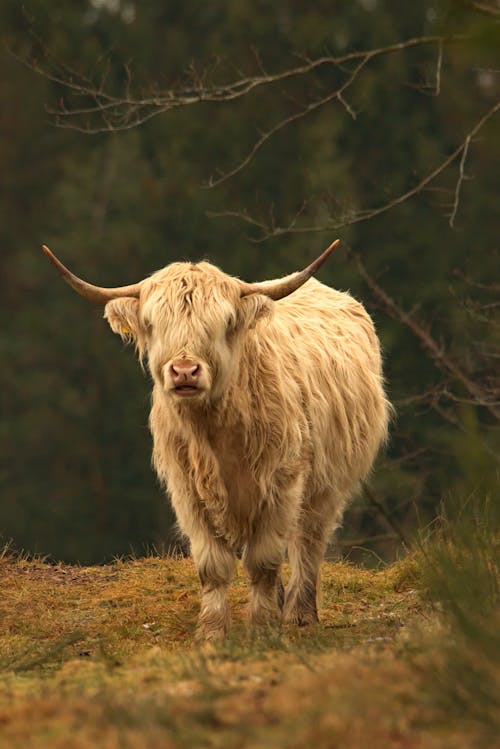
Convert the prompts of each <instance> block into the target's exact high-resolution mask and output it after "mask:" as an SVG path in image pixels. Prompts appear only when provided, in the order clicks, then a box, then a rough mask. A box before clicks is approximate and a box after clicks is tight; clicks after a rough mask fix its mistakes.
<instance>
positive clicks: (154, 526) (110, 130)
mask: <svg viewBox="0 0 500 749" xmlns="http://www.w3.org/2000/svg"><path fill="white" fill-rule="evenodd" d="M498 14H499V12H498V5H493V4H492V3H476V2H467V1H465V0H454V1H453V2H445V1H444V0H443V1H442V2H439V1H438V0H435V1H434V0H428V1H426V0H421V1H419V2H414V3H411V4H406V3H398V2H395V1H393V0H385V1H384V2H382V0H378V1H377V0H357V1H356V2H352V3H341V2H327V1H326V0H318V1H317V2H315V3H313V4H312V3H305V2H300V1H299V0H288V1H285V0H278V1H277V2H274V3H265V2H255V0H253V2H250V0H233V1H232V2H230V3H229V2H222V0H214V1H212V2H209V3H199V2H195V1H194V0H187V1H185V2H178V1H177V2H164V0H150V1H149V2H147V3H146V2H143V3H141V2H132V0H75V1H74V2H71V3H69V2H61V1H60V0H54V1H53V2H51V3H50V4H48V3H46V2H42V0H30V1H29V2H26V3H19V2H14V1H13V0H3V2H2V3H1V5H0V29H1V36H2V41H3V44H2V48H1V50H0V56H1V64H0V201H1V202H0V205H1V219H0V247H1V251H0V270H1V278H2V295H1V298H0V305H1V307H2V311H1V319H2V325H1V328H0V357H1V372H0V378H1V379H0V401H1V426H0V455H1V465H0V487H1V489H0V532H1V533H2V537H3V540H4V541H5V542H9V541H12V543H13V544H14V546H15V547H17V548H23V549H25V550H27V551H29V552H30V553H39V554H47V555H50V556H51V557H52V558H56V559H60V560H64V561H66V562H74V561H78V562H81V563H92V562H102V561H106V560H109V559H111V558H112V557H114V556H116V555H120V554H126V553H129V552H131V551H133V552H134V553H136V554H138V555H141V554H143V553H145V552H147V551H148V550H151V549H152V548H153V547H154V548H157V549H158V550H168V549H169V548H171V547H172V545H173V544H175V543H176V540H175V534H174V531H173V518H172V514H171V511H170V509H169V505H168V502H167V501H166V500H165V497H164V496H163V494H162V491H161V490H160V488H159V487H158V486H157V484H156V483H155V479H154V476H153V473H152V471H151V469H150V467H149V463H150V458H149V454H150V437H149V433H148V429H147V413H148V400H149V389H150V388H149V383H148V381H147V377H145V376H144V374H143V373H142V372H141V370H140V367H139V366H138V365H137V362H136V361H134V357H133V355H132V352H130V351H128V352H125V351H122V350H121V348H122V344H121V343H120V341H119V340H118V339H117V338H116V337H114V336H113V335H112V334H111V333H110V331H109V329H108V328H107V326H106V325H105V324H104V322H103V321H102V319H101V311H100V310H96V309H95V308H92V307H90V308H89V306H88V305H87V304H86V303H85V302H84V301H83V300H79V299H78V298H77V297H75V295H74V294H72V293H71V292H70V291H69V290H68V289H67V288H66V287H65V286H64V285H63V284H62V283H61V282H60V281H59V279H58V278H56V276H55V274H54V272H53V269H52V268H51V267H49V264H48V263H47V261H46V259H45V258H44V257H43V254H42V253H41V251H40V249H39V247H40V245H41V244H42V243H45V244H47V245H49V247H51V248H52V249H53V250H54V251H55V252H57V254H58V255H59V256H60V257H61V259H62V260H63V262H65V263H67V265H68V266H69V267H70V268H71V269H72V270H74V271H75V272H76V273H77V274H79V275H81V276H82V277H84V278H86V279H87V280H89V281H92V282H95V283H98V284H101V285H120V284H126V283H130V282H134V281H136V280H139V279H140V278H142V277H144V276H145V275H147V274H148V273H150V272H151V271H153V270H155V269H157V268H159V267H162V266H164V265H166V264H167V263H169V262H172V261H175V260H179V259H186V258H187V259H191V260H199V259H201V258H208V259H209V260H211V261H212V262H214V263H216V264H218V265H220V266H221V267H222V268H223V269H224V270H226V271H227V272H229V273H232V274H236V275H238V276H240V277H242V278H244V279H246V280H256V279H259V280H260V279H264V278H270V277H275V276H279V275H284V274H287V273H289V272H291V271H292V270H294V269H297V268H299V267H302V266H303V265H305V264H306V263H307V262H309V261H310V260H311V259H312V258H313V257H314V256H315V255H316V254H318V252H319V251H320V250H321V249H323V248H324V247H325V246H326V245H327V244H329V243H330V242H331V241H332V239H334V238H335V237H337V236H339V237H340V238H341V239H342V250H339V251H338V252H337V254H336V255H335V256H334V257H332V258H331V260H330V261H329V262H328V263H327V265H326V266H325V267H324V269H322V271H321V274H320V278H321V280H324V281H325V282H326V283H329V284H331V285H333V286H335V287H337V288H340V289H350V290H351V292H352V293H353V294H354V295H355V296H356V297H357V298H358V299H360V300H362V301H363V302H364V303H365V304H366V305H367V307H368V308H369V310H370V312H371V313H372V315H373V317H374V319H375V322H376V325H377V329H378V332H379V334H380V337H381V340H382V345H383V348H384V355H385V371H386V377H387V386H388V392H389V396H390V398H391V400H392V402H393V403H394V405H395V409H396V418H395V420H394V422H393V425H392V429H391V438H390V442H389V445H388V448H387V451H386V452H385V454H384V455H383V456H381V458H380V459H379V461H378V464H377V468H376V471H375V473H374V475H373V477H372V479H371V481H370V487H369V489H368V490H367V491H365V492H364V493H363V494H361V496H360V497H359V498H358V499H357V501H356V502H355V504H354V505H353V506H352V508H351V510H350V511H349V512H348V514H347V516H346V519H345V523H344V528H343V530H342V533H341V535H340V537H339V542H340V548H341V550H342V552H343V553H344V554H346V555H349V556H350V557H352V556H353V555H357V558H361V559H362V560H363V561H366V562H367V563H369V562H370V561H373V560H374V559H377V558H379V557H383V558H384V559H389V558H393V557H394V556H396V555H398V554H399V553H400V551H401V549H402V548H403V547H404V545H405V544H406V545H408V543H409V542H410V540H411V538H412V537H413V536H414V535H415V534H416V533H417V532H419V531H421V530H422V529H423V528H426V527H428V526H429V524H432V522H433V520H434V518H435V517H436V516H437V515H438V514H439V507H440V504H441V502H442V501H443V499H446V498H447V497H448V496H454V497H462V498H463V497H467V496H470V495H471V494H473V493H476V492H481V493H483V492H484V493H486V494H493V493H494V492H495V491H496V487H497V483H498V458H497V455H498V454H499V438H498V430H497V429H496V428H495V427H496V426H497V425H498V415H499V398H498V394H499V387H498V376H497V375H496V369H497V368H498V354H499V351H498V323H497V322H496V321H495V311H496V309H497V306H498V301H497V299H498V288H499V285H498V281H496V282H495V276H496V271H497V268H498V248H497V245H498V222H497V215H498V193H497V191H496V186H497V178H498V177H497V175H498V165H497V162H498V154H499V138H498V116H497V117H495V115H497V112H498V107H499V104H498V98H499V88H500V87H499V79H498V68H499V64H498V52H497V50H498V48H499V45H498V41H499V39H498ZM410 40H413V41H410ZM394 45H399V46H400V47H401V48H400V49H399V48H395V47H394ZM375 50H378V52H377V53H374V54H371V55H363V52H364V51H372V52H373V51H375ZM319 60H323V61H322V62H318V61H319ZM284 71H295V72H294V74H288V75H285V74H284ZM273 76H274V77H273ZM238 82H239V83H238ZM495 295H496V296H495ZM360 547H362V548H361V550H360Z"/></svg>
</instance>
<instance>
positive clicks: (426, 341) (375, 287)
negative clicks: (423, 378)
mask: <svg viewBox="0 0 500 749" xmlns="http://www.w3.org/2000/svg"><path fill="white" fill-rule="evenodd" d="M352 254H353V257H354V259H355V261H356V265H357V268H358V271H359V273H360V275H361V276H362V278H363V279H364V280H365V282H366V283H367V285H368V287H369V288H370V290H371V291H372V293H373V294H374V296H375V297H376V298H377V299H378V300H379V301H380V302H381V303H382V304H383V306H384V307H385V309H386V311H387V312H388V313H389V314H390V315H391V317H393V318H394V319H396V320H399V322H401V323H402V324H403V325H406V327H407V328H409V329H410V330H411V332H412V333H413V335H414V336H415V337H416V338H417V339H418V340H419V341H420V343H421V345H422V346H423V348H424V349H425V350H426V351H427V352H428V353H429V354H430V355H431V357H432V359H433V360H434V362H435V363H436V365H437V366H438V367H439V368H440V369H443V370H444V371H445V372H447V373H448V374H450V375H451V376H452V377H453V378H454V379H455V380H456V381H457V382H460V383H461V384H462V385H463V386H464V387H465V389H466V390H467V391H468V392H469V394H470V395H471V396H472V398H473V399H474V402H475V404H476V405H478V406H483V407H484V408H486V409H487V411H488V412H489V413H490V414H491V415H492V416H494V417H495V419H497V420H500V409H499V408H498V407H497V405H496V403H495V401H494V400H492V399H491V398H490V397H489V396H488V394H487V393H485V391H484V389H483V388H482V387H481V386H480V385H478V384H477V383H476V382H474V381H473V380H472V379H471V378H470V377H469V375H468V374H467V373H466V372H465V371H464V370H463V369H462V367H461V366H460V365H459V364H458V363H457V362H456V361H454V360H453V359H451V357H450V356H448V354H447V353H446V352H445V351H444V350H443V348H442V346H440V345H439V344H438V342H437V341H436V340H435V339H434V338H433V336H432V335H431V333H430V331H429V330H427V329H426V328H424V326H423V325H421V324H420V323H419V322H417V320H415V318H414V317H413V316H412V315H410V314H408V313H407V312H406V311H405V310H403V309H402V308H401V307H400V306H399V305H398V304H397V303H396V301H395V300H394V299H392V297H390V296H389V294H388V293H387V292H386V291H385V290H384V289H382V288H381V286H379V284H378V283H377V282H376V281H375V279H374V278H372V276H371V275H370V274H369V273H368V271H367V269H366V267H365V265H364V263H363V261H362V260H361V257H360V256H359V254H358V253H355V252H353V253H352Z"/></svg>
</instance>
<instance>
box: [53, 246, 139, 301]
mask: <svg viewBox="0 0 500 749" xmlns="http://www.w3.org/2000/svg"><path fill="white" fill-rule="evenodd" d="M42 249H43V251H44V252H45V254H46V255H47V257H48V258H49V260H50V262H51V263H52V264H53V265H55V267H56V268H57V270H58V271H59V273H60V274H61V276H62V277H63V278H64V280H65V281H66V283H67V284H69V285H70V286H71V288H72V289H74V290H75V291H76V292H77V293H78V294H80V296H83V297H85V299H89V300H90V301H91V302H94V303H95V304H107V302H110V301H111V300H112V299H117V298H118V297H123V296H133V297H138V296H139V294H140V291H141V284H142V281H140V282H139V283H134V284H131V285H130V286H116V287H115V288H111V289H107V288H104V287H103V286H93V284H91V283H87V282H86V281H82V279H81V278H78V276H75V275H74V274H73V273H71V271H70V270H68V269H67V268H66V266H64V265H63V264H62V263H61V261H60V260H58V259H57V258H56V256H55V255H54V253H53V252H51V251H50V250H49V248H48V247H46V246H45V245H43V247H42Z"/></svg>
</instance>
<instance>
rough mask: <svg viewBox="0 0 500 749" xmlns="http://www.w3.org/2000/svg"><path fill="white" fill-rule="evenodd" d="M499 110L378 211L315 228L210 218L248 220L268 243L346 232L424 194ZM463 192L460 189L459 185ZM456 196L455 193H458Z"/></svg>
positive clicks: (236, 214)
mask: <svg viewBox="0 0 500 749" xmlns="http://www.w3.org/2000/svg"><path fill="white" fill-rule="evenodd" d="M499 109H500V101H497V102H496V104H494V105H493V106H492V107H491V109H489V110H488V111H487V112H486V113H485V114H484V115H483V116H482V117H481V118H480V119H479V120H478V121H477V122H476V123H475V125H474V126H473V127H472V128H471V130H470V131H469V132H468V133H467V135H466V136H465V138H464V140H463V141H462V142H461V143H460V145H459V146H457V148H455V150H454V151H453V152H452V153H451V154H450V155H449V156H447V157H446V159H444V161H442V162H441V163H440V164H439V165H438V166H437V167H436V168H435V169H433V170H432V171H431V172H429V173H428V174H427V175H426V176H425V177H424V178H423V179H421V180H420V182H418V183H417V184H416V185H415V186H414V187H412V188H411V189H410V190H407V191H406V192H404V193H402V194H401V195H398V196H397V197H396V198H393V199H392V200H389V201H388V202H387V203H384V204H383V205H381V206H379V207H377V208H369V209H365V210H361V211H357V212H355V213H353V214H352V215H347V216H343V217H341V218H339V219H332V220H331V221H329V222H328V223H326V224H322V225H313V226H292V225H291V224H288V226H272V227H270V226H269V225H266V224H265V222H263V221H260V220H259V219H256V218H254V217H252V216H250V215H249V214H248V213H246V212H239V211H220V212H215V213H211V214H210V215H211V216H215V217H229V216H231V217H235V218H239V219H241V220H242V221H245V222H246V223H248V224H251V225H253V226H255V227H257V228H259V229H260V230H261V231H262V236H261V237H260V239H259V240H258V241H265V240H266V239H269V238H270V237H276V236H281V235H283V234H310V233H314V232H325V231H332V230H333V231H337V230H338V229H343V228H345V227H346V226H352V225H353V224H359V223H361V222H364V221H369V220H371V219H372V218H375V217H376V216H380V215H382V214H383V213H387V212H388V211H390V210H392V209H393V208H395V207H396V206H398V205H401V204H402V203H405V202H406V201H407V200H410V198H413V197H414V196H415V195H417V194H418V193H420V192H422V191H423V190H424V189H426V188H427V187H428V185H429V184H430V183H431V182H432V181H433V180H435V179H436V177H438V176H439V175H440V174H442V173H443V172H444V171H445V170H446V169H447V168H448V167H449V166H450V164H452V163H453V162H454V161H455V160H456V159H457V158H458V156H460V154H463V152H464V151H465V152H466V155H467V151H468V148H469V144H470V142H471V141H472V139H473V138H474V137H475V136H476V135H477V133H478V132H479V131H480V130H481V128H482V127H483V126H484V125H485V124H486V122H488V120H490V119H491V118H492V117H493V116H494V115H495V114H496V113H497V112H498V110H499ZM459 189H460V186H459ZM455 194H456V191H455Z"/></svg>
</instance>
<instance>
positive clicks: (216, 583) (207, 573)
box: [191, 533, 236, 640]
mask: <svg viewBox="0 0 500 749" xmlns="http://www.w3.org/2000/svg"><path fill="white" fill-rule="evenodd" d="M191 553H192V555H193V559H194V563H195V565H196V569H197V570H198V575H199V578H200V583H201V608H200V615H199V617H198V625H197V628H196V638H197V639H198V640H218V639H222V638H223V637H224V636H225V635H226V633H227V631H228V629H229V625H230V612H229V606H228V602H227V589H228V586H229V583H230V582H231V578H232V576H233V574H234V568H235V564H236V555H235V553H234V552H233V551H232V550H231V549H230V548H229V547H228V546H227V544H225V543H224V541H222V540H221V539H218V538H214V537H213V536H211V535H209V534H208V533H207V534H200V535H197V536H196V537H195V538H191Z"/></svg>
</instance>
